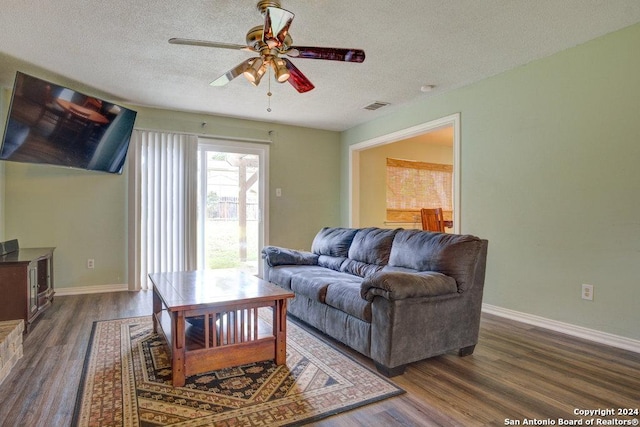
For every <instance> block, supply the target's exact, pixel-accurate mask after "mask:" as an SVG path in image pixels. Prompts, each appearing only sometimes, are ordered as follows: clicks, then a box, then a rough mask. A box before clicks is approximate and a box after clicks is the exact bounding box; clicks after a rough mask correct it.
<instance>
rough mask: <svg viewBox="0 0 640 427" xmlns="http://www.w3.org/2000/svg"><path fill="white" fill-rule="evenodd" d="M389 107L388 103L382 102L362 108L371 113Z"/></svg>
mask: <svg viewBox="0 0 640 427" xmlns="http://www.w3.org/2000/svg"><path fill="white" fill-rule="evenodd" d="M387 105H389V103H388V102H382V101H376V102H374V103H372V104H369V105H367V106H366V107H362V108H363V109H364V110H370V111H375V110H377V109H378V108H382V107H386V106H387Z"/></svg>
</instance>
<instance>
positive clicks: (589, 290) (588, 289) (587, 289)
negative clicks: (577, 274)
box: [582, 284, 593, 301]
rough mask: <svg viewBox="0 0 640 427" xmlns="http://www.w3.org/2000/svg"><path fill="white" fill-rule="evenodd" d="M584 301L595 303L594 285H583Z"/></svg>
mask: <svg viewBox="0 0 640 427" xmlns="http://www.w3.org/2000/svg"><path fill="white" fill-rule="evenodd" d="M582 299H586V300H589V301H593V285H584V284H583V285H582Z"/></svg>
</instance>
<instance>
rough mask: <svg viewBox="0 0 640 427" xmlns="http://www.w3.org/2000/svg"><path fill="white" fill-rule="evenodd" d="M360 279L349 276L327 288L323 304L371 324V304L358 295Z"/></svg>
mask: <svg viewBox="0 0 640 427" xmlns="http://www.w3.org/2000/svg"><path fill="white" fill-rule="evenodd" d="M361 284H362V278H360V277H356V276H350V278H349V279H343V280H342V281H340V282H339V283H332V284H330V285H329V287H328V288H327V295H326V297H325V303H326V304H327V305H330V306H331V307H334V308H337V309H338V310H340V311H343V312H345V313H347V314H350V315H352V316H354V317H356V318H358V319H360V320H363V321H365V322H367V323H371V302H369V301H367V300H365V299H364V298H362V296H361V295H360V287H361Z"/></svg>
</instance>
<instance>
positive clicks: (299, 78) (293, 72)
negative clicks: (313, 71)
mask: <svg viewBox="0 0 640 427" xmlns="http://www.w3.org/2000/svg"><path fill="white" fill-rule="evenodd" d="M282 60H283V61H284V63H285V64H286V66H287V70H289V79H288V80H287V81H288V82H289V83H290V84H291V86H293V88H294V89H295V90H297V91H298V92H300V93H305V92H309V91H310V90H312V89H313V88H315V86H314V85H313V83H311V82H310V81H309V79H307V77H306V76H305V75H304V74H302V72H301V71H300V70H298V69H297V68H296V66H295V65H293V64H292V63H291V61H289V60H288V59H287V58H282Z"/></svg>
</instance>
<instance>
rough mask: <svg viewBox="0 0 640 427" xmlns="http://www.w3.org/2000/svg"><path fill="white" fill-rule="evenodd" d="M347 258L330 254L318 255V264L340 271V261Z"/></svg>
mask: <svg viewBox="0 0 640 427" xmlns="http://www.w3.org/2000/svg"><path fill="white" fill-rule="evenodd" d="M346 260H347V258H346V257H343V256H330V255H318V265H319V266H320V267H326V268H330V269H332V270H335V271H340V267H341V266H342V263H343V262H345V261H346Z"/></svg>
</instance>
